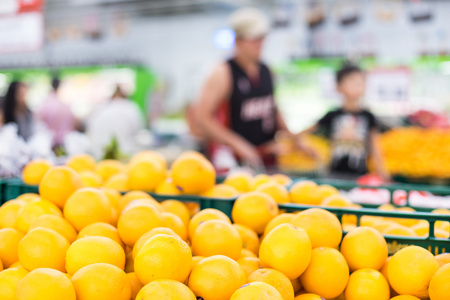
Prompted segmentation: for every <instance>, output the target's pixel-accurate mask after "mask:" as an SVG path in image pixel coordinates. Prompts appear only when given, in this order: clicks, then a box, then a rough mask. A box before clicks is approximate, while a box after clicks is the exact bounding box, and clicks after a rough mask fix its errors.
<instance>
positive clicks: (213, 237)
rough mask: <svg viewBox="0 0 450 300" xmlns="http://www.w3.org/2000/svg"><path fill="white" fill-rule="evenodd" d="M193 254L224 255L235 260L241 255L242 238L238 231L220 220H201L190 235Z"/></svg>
mask: <svg viewBox="0 0 450 300" xmlns="http://www.w3.org/2000/svg"><path fill="white" fill-rule="evenodd" d="M192 250H193V253H194V255H199V256H205V257H209V256H213V255H225V256H228V257H230V258H231V259H234V260H237V259H238V258H239V257H240V255H241V250H242V239H241V236H240V235H239V232H238V231H237V230H236V229H235V228H234V227H233V226H232V225H231V224H229V223H227V222H226V221H222V220H209V221H206V222H202V223H201V224H200V225H199V226H198V227H197V229H196V230H195V233H194V236H193V237H192Z"/></svg>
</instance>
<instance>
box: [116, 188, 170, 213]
mask: <svg viewBox="0 0 450 300" xmlns="http://www.w3.org/2000/svg"><path fill="white" fill-rule="evenodd" d="M143 199H150V200H154V201H155V202H153V204H154V205H155V207H157V206H159V203H158V202H157V201H156V200H155V199H153V197H152V196H150V195H149V194H147V193H146V192H142V191H131V192H128V193H126V194H125V195H123V196H122V197H121V198H120V200H119V211H120V212H121V211H123V210H124V209H125V207H127V206H128V204H130V203H131V202H133V201H134V200H143ZM157 208H158V210H159V211H160V212H163V210H162V208H159V207H157Z"/></svg>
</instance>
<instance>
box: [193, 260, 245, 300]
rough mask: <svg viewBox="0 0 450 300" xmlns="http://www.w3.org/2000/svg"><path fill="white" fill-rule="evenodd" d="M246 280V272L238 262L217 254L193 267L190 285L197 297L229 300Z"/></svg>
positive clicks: (210, 299) (211, 299)
mask: <svg viewBox="0 0 450 300" xmlns="http://www.w3.org/2000/svg"><path fill="white" fill-rule="evenodd" d="M245 282H246V277H245V273H244V271H243V270H242V269H241V267H240V266H239V264H238V263H237V262H235V261H234V260H232V259H231V258H229V257H226V256H223V255H215V256H211V257H207V258H205V259H203V260H201V261H200V262H199V263H198V264H197V265H196V266H195V267H194V268H193V269H192V272H191V275H190V276H189V283H188V286H189V288H190V289H191V290H192V291H193V292H194V294H195V295H196V296H197V297H202V298H204V299H208V300H229V299H230V297H231V296H232V295H233V293H234V292H235V291H236V290H237V289H238V288H240V287H241V286H243V285H244V284H245Z"/></svg>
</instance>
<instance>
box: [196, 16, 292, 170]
mask: <svg viewBox="0 0 450 300" xmlns="http://www.w3.org/2000/svg"><path fill="white" fill-rule="evenodd" d="M231 25H232V28H233V30H234V31H235V34H236V43H235V54H234V57H233V58H232V59H230V60H228V61H227V62H225V63H223V64H221V65H219V66H217V67H216V69H215V70H214V71H213V73H212V75H211V76H210V77H209V78H208V80H207V81H206V83H205V85H204V87H203V91H202V94H201V99H200V103H199V107H198V108H199V120H198V122H199V125H200V128H201V129H202V131H203V134H204V135H205V136H206V137H207V138H209V139H210V140H212V141H214V142H217V143H220V144H222V145H227V146H229V147H231V149H232V150H233V151H234V153H235V154H236V156H237V157H238V158H239V159H241V160H243V161H246V162H247V163H249V164H251V165H253V166H261V165H262V164H263V163H264V162H268V161H269V164H270V163H273V160H271V159H267V158H270V157H273V154H274V152H275V148H276V147H275V146H274V142H273V141H274V138H275V134H276V133H277V131H280V130H282V131H286V132H289V131H288V129H287V127H286V124H285V122H284V120H283V117H282V116H281V114H280V112H279V111H278V109H277V107H276V105H275V101H274V96H273V80H272V75H271V72H270V70H269V68H268V67H267V66H266V65H264V64H263V63H262V62H261V61H260V57H261V50H262V46H263V42H264V38H265V36H266V34H267V33H268V30H269V23H268V21H267V19H266V18H265V16H264V15H263V14H262V13H261V12H260V11H259V10H257V9H251V8H245V9H241V10H239V11H237V12H235V13H234V14H233V15H232V16H231ZM220 114H221V115H220ZM218 115H220V116H221V117H222V118H221V119H220V118H219V117H218Z"/></svg>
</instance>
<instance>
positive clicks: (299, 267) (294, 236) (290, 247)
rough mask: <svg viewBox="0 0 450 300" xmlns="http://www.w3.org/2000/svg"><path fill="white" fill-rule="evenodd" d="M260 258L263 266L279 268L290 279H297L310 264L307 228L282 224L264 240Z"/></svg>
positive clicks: (309, 243) (309, 244)
mask: <svg viewBox="0 0 450 300" xmlns="http://www.w3.org/2000/svg"><path fill="white" fill-rule="evenodd" d="M259 259H260V260H261V265H262V266H263V267H269V268H272V269H275V270H278V271H280V272H282V273H283V274H284V275H286V276H287V277H288V278H289V279H295V278H297V277H299V276H300V275H301V274H302V273H303V271H304V270H305V269H306V267H307V266H308V264H309V261H310V259H311V242H310V240H309V238H308V235H307V234H306V232H305V230H303V229H301V228H296V227H294V226H293V225H291V224H281V225H278V226H277V227H275V228H274V229H273V230H272V231H271V232H270V233H269V234H268V235H267V236H266V237H265V238H264V240H263V241H262V243H261V247H260V248H259Z"/></svg>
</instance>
